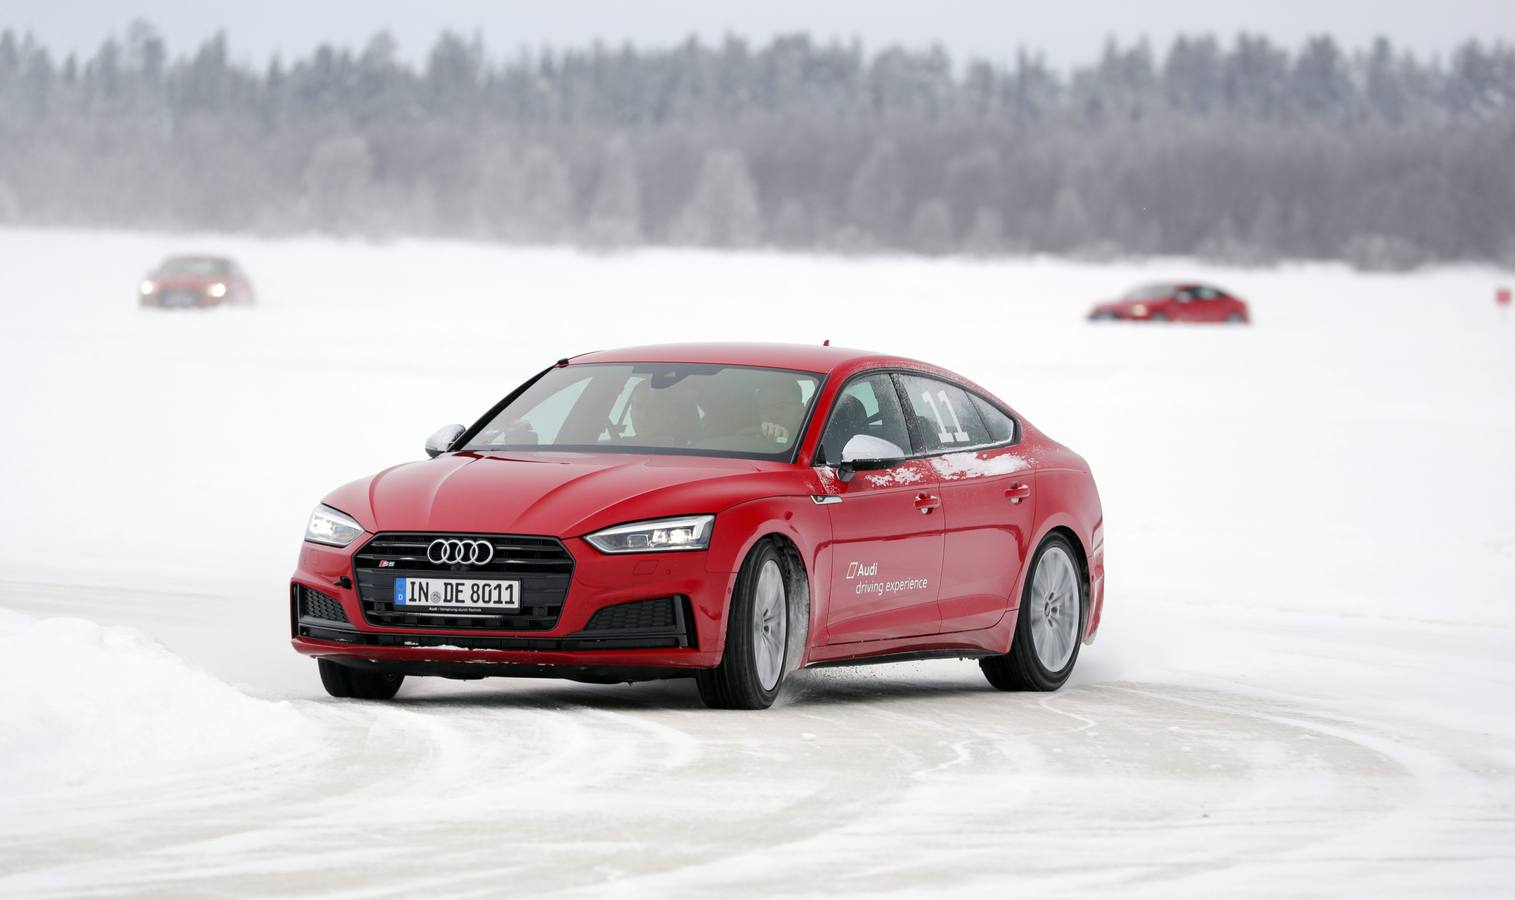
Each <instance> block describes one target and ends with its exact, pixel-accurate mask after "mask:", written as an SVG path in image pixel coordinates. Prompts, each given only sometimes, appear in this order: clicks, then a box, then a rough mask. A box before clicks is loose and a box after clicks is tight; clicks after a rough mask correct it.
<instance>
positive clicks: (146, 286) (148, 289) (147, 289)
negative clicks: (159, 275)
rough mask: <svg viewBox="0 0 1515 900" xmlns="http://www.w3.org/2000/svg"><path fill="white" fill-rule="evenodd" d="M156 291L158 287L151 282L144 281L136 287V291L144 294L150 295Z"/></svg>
mask: <svg viewBox="0 0 1515 900" xmlns="http://www.w3.org/2000/svg"><path fill="white" fill-rule="evenodd" d="M157 289H158V286H157V285H156V284H153V283H152V282H151V281H144V282H142V283H141V284H140V285H138V286H137V290H139V291H141V292H142V293H144V294H151V293H152V292H153V291H156V290H157Z"/></svg>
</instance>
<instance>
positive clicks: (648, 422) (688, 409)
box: [628, 381, 700, 447]
mask: <svg viewBox="0 0 1515 900" xmlns="http://www.w3.org/2000/svg"><path fill="white" fill-rule="evenodd" d="M628 405H629V407H630V413H631V427H632V429H633V430H634V433H635V434H636V436H637V440H638V441H639V442H640V443H644V444H647V445H650V446H662V447H687V446H689V443H690V442H691V441H692V440H693V439H694V436H695V432H696V430H697V429H698V428H699V422H700V412H699V408H698V407H697V406H696V405H695V401H694V397H693V396H691V395H690V393H689V391H688V389H687V388H685V387H684V386H683V385H680V384H675V385H671V386H669V387H665V388H654V387H653V386H652V383H651V382H650V381H644V382H642V383H641V384H639V385H637V386H636V387H635V388H633V389H632V391H631V400H630V402H629V404H628Z"/></svg>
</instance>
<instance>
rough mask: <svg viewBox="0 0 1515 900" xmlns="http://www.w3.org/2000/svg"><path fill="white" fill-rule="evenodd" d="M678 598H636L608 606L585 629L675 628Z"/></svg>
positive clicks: (594, 616)
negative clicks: (629, 601) (628, 601)
mask: <svg viewBox="0 0 1515 900" xmlns="http://www.w3.org/2000/svg"><path fill="white" fill-rule="evenodd" d="M677 602H678V601H677V600H675V599H674V598H673V597H658V598H657V599H655V600H634V601H632V602H631V603H618V604H616V605H615V606H607V607H605V608H604V609H602V610H600V611H599V612H597V613H595V614H594V615H593V616H592V617H591V618H590V619H589V624H588V625H585V626H584V630H585V631H630V630H646V629H652V628H675V627H677V626H678V624H679V622H678V614H677V612H676V611H675V609H676V605H677Z"/></svg>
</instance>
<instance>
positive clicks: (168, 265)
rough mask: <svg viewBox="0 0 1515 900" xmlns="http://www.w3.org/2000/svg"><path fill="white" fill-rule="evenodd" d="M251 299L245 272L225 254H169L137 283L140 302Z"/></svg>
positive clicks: (200, 303)
mask: <svg viewBox="0 0 1515 900" xmlns="http://www.w3.org/2000/svg"><path fill="white" fill-rule="evenodd" d="M253 299H254V297H253V286H252V281H251V280H250V279H248V277H247V273H246V272H244V271H242V267H241V266H239V265H237V264H236V262H235V261H233V260H230V259H227V258H226V257H224V256H170V257H169V258H168V259H165V260H163V262H161V263H159V264H158V267H157V268H156V269H153V270H152V271H151V272H149V273H147V277H146V278H143V279H142V283H141V284H139V285H138V286H137V302H138V303H140V304H141V305H142V306H155V307H170V306H187V307H195V306H198V307H205V306H221V305H223V304H228V303H242V304H249V303H252V302H253Z"/></svg>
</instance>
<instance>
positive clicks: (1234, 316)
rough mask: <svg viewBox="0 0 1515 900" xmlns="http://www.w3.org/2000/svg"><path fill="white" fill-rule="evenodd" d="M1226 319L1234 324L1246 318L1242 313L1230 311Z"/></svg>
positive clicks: (1238, 323)
mask: <svg viewBox="0 0 1515 900" xmlns="http://www.w3.org/2000/svg"><path fill="white" fill-rule="evenodd" d="M1226 321H1227V322H1228V323H1230V324H1232V325H1240V324H1241V323H1242V322H1244V321H1246V320H1245V319H1243V318H1242V317H1241V313H1230V314H1229V315H1227V316H1226Z"/></svg>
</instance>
